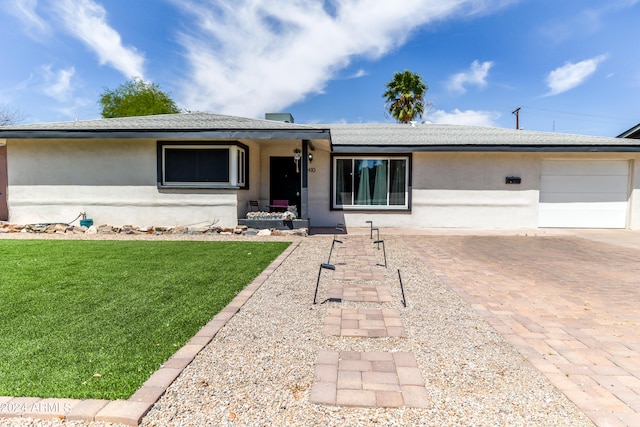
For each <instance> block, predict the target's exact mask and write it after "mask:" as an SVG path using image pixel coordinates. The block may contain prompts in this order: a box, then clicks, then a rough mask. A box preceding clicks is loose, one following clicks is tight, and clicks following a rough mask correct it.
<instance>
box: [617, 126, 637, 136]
mask: <svg viewBox="0 0 640 427" xmlns="http://www.w3.org/2000/svg"><path fill="white" fill-rule="evenodd" d="M616 138H632V139H640V123H638V124H637V125H635V126H634V127H632V128H631V129H629V130H625V131H624V132H622V133H621V134H620V135H618V136H616Z"/></svg>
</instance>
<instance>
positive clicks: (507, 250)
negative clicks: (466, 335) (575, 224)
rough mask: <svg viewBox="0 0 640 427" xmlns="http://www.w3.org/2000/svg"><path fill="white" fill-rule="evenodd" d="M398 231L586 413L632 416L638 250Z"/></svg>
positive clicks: (625, 422)
mask: <svg viewBox="0 0 640 427" xmlns="http://www.w3.org/2000/svg"><path fill="white" fill-rule="evenodd" d="M404 241H405V242H407V244H408V245H410V247H412V248H413V249H414V250H415V251H416V253H417V254H418V255H419V256H420V257H421V259H422V260H423V261H424V262H425V263H426V264H427V266H428V267H429V268H430V269H431V270H432V271H433V272H434V273H435V274H436V275H438V276H439V278H440V279H441V280H442V281H444V283H446V284H447V285H448V286H450V287H451V288H453V289H454V290H455V291H456V292H457V293H458V294H459V295H460V296H461V297H462V298H463V299H464V300H466V301H467V302H468V303H469V304H471V306H472V307H473V308H474V309H475V310H476V311H477V312H478V313H479V314H481V315H482V316H484V318H485V319H486V320H487V322H489V323H490V324H491V325H493V327H494V328H495V329H496V330H498V331H499V332H500V333H502V335H503V336H504V337H505V338H506V339H507V340H508V341H509V342H510V343H511V344H512V345H514V346H515V348H516V349H518V351H519V352H520V353H521V354H522V355H523V356H524V357H526V358H527V359H528V360H529V361H530V362H531V363H532V364H533V365H534V366H535V367H536V368H538V369H539V370H540V371H542V372H543V373H544V374H545V375H546V376H547V378H549V380H551V382H552V383H553V384H554V385H555V386H556V387H557V388H558V389H560V390H561V391H562V392H564V393H565V394H566V395H567V396H568V397H569V398H570V399H571V400H572V401H573V402H574V403H575V404H576V405H577V406H578V407H579V408H580V409H581V410H582V411H583V412H584V413H585V414H587V415H588V416H589V417H590V418H591V419H592V420H593V421H594V423H596V424H597V425H599V426H608V427H613V426H636V425H640V327H639V324H640V310H639V309H638V305H639V304H640V286H638V285H639V281H640V279H639V278H640V250H638V249H633V248H625V247H622V246H615V245H609V244H605V243H598V242H594V241H590V240H586V239H582V238H578V237H569V236H567V237H524V236H522V237H517V236H511V237H504V236H502V237H501V236H419V237H406V238H405V239H404Z"/></svg>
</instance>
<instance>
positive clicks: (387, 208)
mask: <svg viewBox="0 0 640 427" xmlns="http://www.w3.org/2000/svg"><path fill="white" fill-rule="evenodd" d="M344 159H347V160H351V161H352V162H353V161H355V160H388V161H389V160H404V161H405V178H404V182H405V185H404V204H403V205H389V204H388V203H389V189H387V204H386V205H355V204H353V205H338V204H336V190H337V188H336V185H337V179H336V173H337V169H338V168H337V161H338V160H344ZM331 161H332V162H333V164H332V169H333V172H332V176H331V207H332V209H337V210H354V211H406V210H408V209H409V173H410V164H411V160H410V156H363V155H360V156H348V155H347V156H334V157H333V158H332V160H331ZM352 164H353V163H352ZM387 182H389V180H387ZM352 194H355V191H353V189H352Z"/></svg>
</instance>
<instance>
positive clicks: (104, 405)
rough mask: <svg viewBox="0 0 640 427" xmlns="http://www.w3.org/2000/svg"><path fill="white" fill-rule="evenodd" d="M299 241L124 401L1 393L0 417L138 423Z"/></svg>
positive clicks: (295, 247)
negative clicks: (15, 395)
mask: <svg viewBox="0 0 640 427" xmlns="http://www.w3.org/2000/svg"><path fill="white" fill-rule="evenodd" d="M299 245H300V243H292V244H291V246H289V247H288V248H287V249H286V250H285V251H284V252H282V253H281V254H280V255H279V256H278V257H277V258H276V259H275V260H274V261H273V262H272V263H271V264H270V265H269V266H268V267H267V268H266V269H265V270H264V271H263V272H262V273H260V274H259V275H258V276H257V277H256V278H255V279H253V281H252V282H251V283H250V284H248V285H247V286H246V287H245V288H244V289H243V290H242V291H240V293H238V295H236V297H235V298H234V299H233V300H232V301H231V302H230V303H229V304H228V305H227V306H226V307H225V308H224V309H222V311H220V312H219V313H218V314H216V315H215V316H214V317H213V319H211V320H210V321H209V323H207V324H206V325H205V326H203V327H202V329H200V331H199V332H198V333H197V334H196V335H195V336H194V337H192V338H191V340H189V341H188V342H187V343H186V344H185V345H184V346H183V347H182V348H181V349H179V350H178V351H177V352H176V353H175V354H174V355H173V356H172V357H171V358H170V359H169V360H167V361H166V362H165V363H164V364H163V365H162V366H161V367H160V369H158V370H157V371H156V372H154V373H153V374H152V375H151V377H149V379H148V380H147V381H145V382H144V384H142V387H140V388H139V389H138V391H136V392H135V393H134V394H133V395H132V396H131V397H130V398H129V399H127V400H121V399H120V400H112V401H110V400H98V399H86V400H81V399H64V398H47V399H41V398H37V397H11V396H0V418H13V417H21V418H38V419H49V420H51V419H59V420H69V421H83V422H91V421H105V422H112V423H120V424H126V425H130V426H137V425H139V424H140V422H141V421H142V418H143V417H144V416H145V415H146V413H147V412H149V410H150V409H151V407H152V406H153V405H154V404H155V403H156V401H157V400H158V399H159V398H160V397H161V396H162V395H163V394H164V393H165V391H166V390H167V388H168V387H169V386H170V385H171V383H172V382H173V381H174V380H175V379H176V378H178V376H179V375H180V374H181V373H182V371H183V370H184V368H186V367H187V366H188V365H189V364H190V363H191V362H192V361H193V359H194V358H195V357H196V356H197V355H198V353H199V352H200V351H201V350H202V349H203V348H205V347H206V346H207V345H208V344H209V343H210V342H211V340H212V339H213V337H215V336H216V334H217V333H218V331H219V330H220V329H222V327H223V326H224V325H225V324H226V323H227V322H228V321H229V319H231V318H232V317H233V316H234V315H235V314H236V313H237V312H238V311H240V309H241V308H242V306H243V305H244V303H245V302H247V300H248V299H249V298H251V296H253V294H254V293H255V292H256V291H257V290H258V289H259V288H260V286H262V284H263V283H264V282H265V281H266V280H267V279H268V278H269V277H270V276H271V274H273V272H274V271H275V270H276V269H277V268H278V267H279V266H280V265H281V264H282V263H283V262H284V260H286V259H287V257H288V256H289V255H290V254H291V253H292V252H293V251H295V250H296V249H297V248H298V246H299Z"/></svg>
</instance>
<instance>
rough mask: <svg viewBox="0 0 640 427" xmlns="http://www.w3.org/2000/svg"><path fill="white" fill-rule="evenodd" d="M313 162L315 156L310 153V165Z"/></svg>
mask: <svg viewBox="0 0 640 427" xmlns="http://www.w3.org/2000/svg"><path fill="white" fill-rule="evenodd" d="M312 161H313V154H311V153H309V163H311V162H312Z"/></svg>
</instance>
